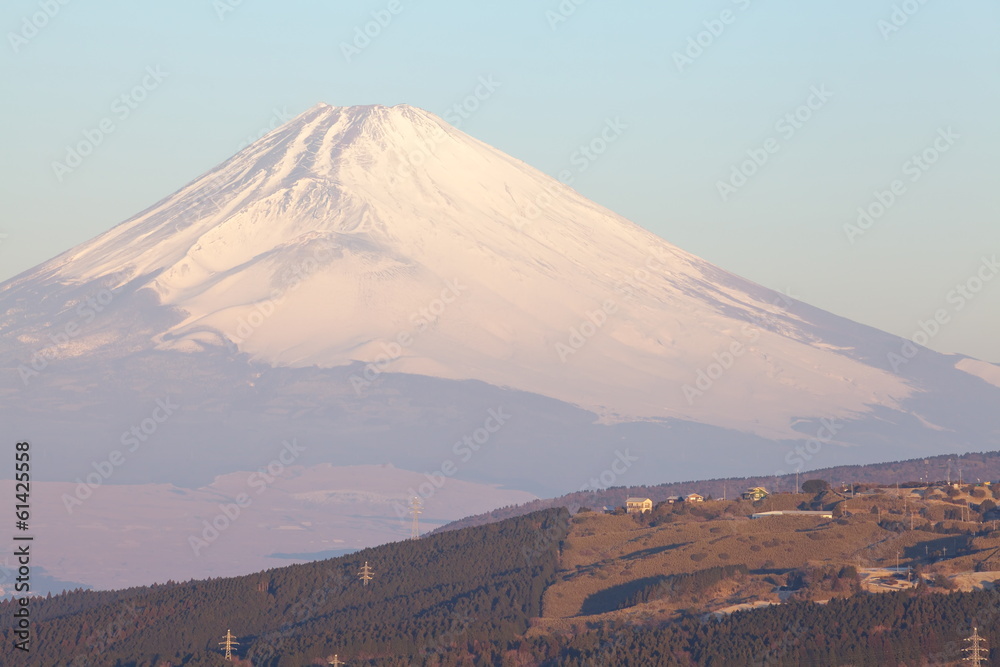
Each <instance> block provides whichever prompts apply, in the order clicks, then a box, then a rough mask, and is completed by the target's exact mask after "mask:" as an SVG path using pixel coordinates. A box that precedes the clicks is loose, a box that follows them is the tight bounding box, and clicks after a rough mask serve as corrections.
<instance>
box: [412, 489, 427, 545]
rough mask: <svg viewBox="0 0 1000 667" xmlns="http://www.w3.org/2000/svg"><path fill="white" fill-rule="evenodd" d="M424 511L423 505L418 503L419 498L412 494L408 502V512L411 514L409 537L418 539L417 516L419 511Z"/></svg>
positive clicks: (418, 526)
mask: <svg viewBox="0 0 1000 667" xmlns="http://www.w3.org/2000/svg"><path fill="white" fill-rule="evenodd" d="M423 511H424V507H423V505H421V504H420V498H418V497H417V496H413V500H412V501H411V502H410V513H411V514H412V515H413V528H412V529H411V530H410V539H411V540H419V539H420V523H419V521H418V520H417V517H418V516H420V513H421V512H423Z"/></svg>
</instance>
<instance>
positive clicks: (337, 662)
mask: <svg viewBox="0 0 1000 667" xmlns="http://www.w3.org/2000/svg"><path fill="white" fill-rule="evenodd" d="M327 664H328V665H334V666H335V667H339V666H340V665H346V664H347V663H346V662H341V661H340V658H339V657H338V656H337V654H336V653H334V654H333V660H331V661H330V662H328V663H327Z"/></svg>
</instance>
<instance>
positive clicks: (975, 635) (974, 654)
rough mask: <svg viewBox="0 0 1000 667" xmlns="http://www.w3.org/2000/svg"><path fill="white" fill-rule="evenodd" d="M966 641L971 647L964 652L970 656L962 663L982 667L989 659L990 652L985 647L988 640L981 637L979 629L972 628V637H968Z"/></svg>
mask: <svg viewBox="0 0 1000 667" xmlns="http://www.w3.org/2000/svg"><path fill="white" fill-rule="evenodd" d="M965 641H967V642H969V645H968V646H966V647H965V648H963V649H962V651H964V652H965V653H968V655H967V656H965V658H963V660H962V661H963V662H968V663H970V664H972V665H975V666H976V667H981V666H982V665H983V664H984V663H985V661H986V660H987V659H988V658H989V654H990V650H989V649H988V648H986V646H985V644H986V640H985V639H983V638H982V637H981V636H980V635H979V628H972V636H971V637H966V638H965Z"/></svg>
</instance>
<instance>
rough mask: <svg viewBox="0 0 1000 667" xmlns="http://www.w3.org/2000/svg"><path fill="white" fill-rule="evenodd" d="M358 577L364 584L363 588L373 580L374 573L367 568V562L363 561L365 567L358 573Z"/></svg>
mask: <svg viewBox="0 0 1000 667" xmlns="http://www.w3.org/2000/svg"><path fill="white" fill-rule="evenodd" d="M358 577H360V579H361V581H363V582H364V584H365V586H367V585H368V582H369V581H371V580H372V579H374V578H375V572H374V571H372V569H371V568H370V567H369V566H368V561H365V566H364V567H362V568H361V569H360V570H359V571H358Z"/></svg>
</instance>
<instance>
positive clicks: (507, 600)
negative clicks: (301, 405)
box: [0, 510, 568, 667]
mask: <svg viewBox="0 0 1000 667" xmlns="http://www.w3.org/2000/svg"><path fill="white" fill-rule="evenodd" d="M567 523H568V522H567V515H566V512H565V510H550V511H545V512H539V513H536V514H533V515H528V516H525V517H521V518H518V519H516V520H513V521H505V522H502V523H499V524H494V525H492V526H486V527H482V528H474V529H471V530H467V531H458V532H451V533H449V534H447V535H440V536H434V537H430V538H426V539H422V540H419V541H406V542H397V543H393V544H387V545H384V546H381V547H377V548H373V549H365V550H363V551H360V552H358V553H355V554H352V555H351V556H348V557H342V558H335V559H332V560H327V561H321V562H316V563H310V564H307V565H295V566H291V567H286V568H280V569H274V570H268V571H265V572H261V573H258V574H254V575H250V576H245V577H237V578H232V579H210V580H206V581H193V582H188V583H169V584H166V585H162V586H156V587H152V588H133V589H128V590H125V591H119V592H114V593H109V592H97V593H92V592H76V593H69V594H64V595H59V596H55V597H52V598H49V599H37V600H34V601H33V602H32V603H31V609H32V614H33V619H34V622H35V624H36V625H35V628H36V632H37V638H36V639H35V641H34V645H33V647H32V652H31V656H30V657H31V661H29V662H21V663H13V662H6V660H8V659H10V652H7V653H5V658H4V660H5V662H4V663H3V664H5V665H7V664H32V665H46V666H47V667H64V666H67V665H72V666H73V667H80V666H81V665H94V666H97V665H100V666H102V667H106V666H109V665H120V666H121V667H126V666H127V667H161V666H163V665H171V666H181V665H183V666H185V667H195V666H207V665H224V664H232V663H226V662H224V661H223V659H222V657H221V656H220V655H219V653H218V652H217V651H216V650H215V649H216V648H217V645H218V642H219V640H220V639H221V638H222V636H223V635H224V634H225V633H226V631H227V629H231V630H232V632H233V633H234V635H236V636H237V640H238V641H239V642H240V645H239V650H238V656H239V657H240V658H241V659H242V661H241V662H239V663H237V664H243V665H250V664H252V665H254V666H255V667H262V666H264V667H289V666H292V665H294V666H296V667H298V666H301V665H311V664H326V660H327V659H328V658H330V659H332V657H333V655H334V654H339V655H341V656H345V655H350V656H351V657H352V663H353V664H358V662H360V661H361V660H362V659H363V660H365V661H366V662H365V663H364V664H370V665H385V666H388V665H410V664H413V663H414V662H415V661H418V660H429V659H434V660H436V658H434V656H438V655H440V656H442V659H443V660H445V664H458V662H457V661H458V660H459V659H460V658H461V657H462V656H463V655H465V654H466V648H465V647H466V645H467V644H469V643H486V642H502V641H503V640H505V639H507V638H510V639H513V638H514V637H516V636H517V635H519V634H520V633H523V632H524V631H525V630H527V628H528V623H529V620H530V618H532V617H535V616H538V615H539V614H540V610H541V595H542V593H543V591H544V589H545V586H546V585H547V584H548V583H550V582H551V578H552V575H553V571H554V569H555V566H556V554H557V550H558V546H559V544H560V542H561V541H562V539H563V538H564V536H565V532H566V527H567ZM365 562H367V563H368V564H369V565H370V566H371V567H372V569H373V570H374V578H373V579H372V581H371V582H370V583H369V584H368V585H362V582H361V581H359V579H358V575H357V573H358V572H359V570H360V569H361V568H362V567H363V565H364V563H365ZM0 613H2V614H3V615H4V616H5V617H6V618H12V617H13V616H12V615H13V603H12V602H9V601H8V602H4V603H0ZM2 636H3V641H4V643H5V644H6V645H7V646H10V645H11V643H12V641H13V636H12V630H11V629H10V626H9V625H8V626H7V627H5V628H4V630H3V635H2ZM487 653H488V651H487ZM428 656H430V657H428ZM14 657H16V656H14Z"/></svg>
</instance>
